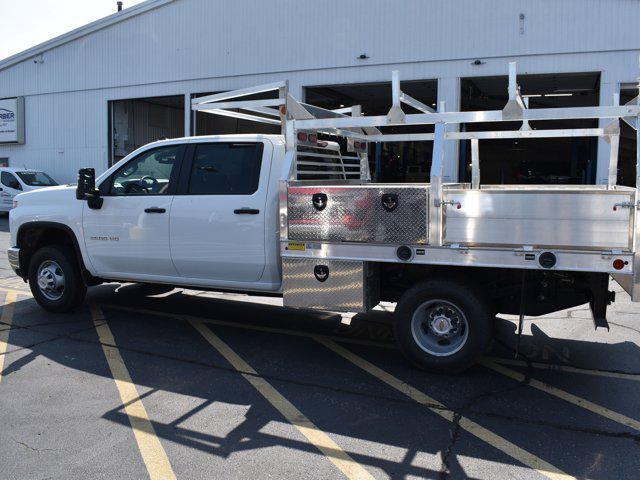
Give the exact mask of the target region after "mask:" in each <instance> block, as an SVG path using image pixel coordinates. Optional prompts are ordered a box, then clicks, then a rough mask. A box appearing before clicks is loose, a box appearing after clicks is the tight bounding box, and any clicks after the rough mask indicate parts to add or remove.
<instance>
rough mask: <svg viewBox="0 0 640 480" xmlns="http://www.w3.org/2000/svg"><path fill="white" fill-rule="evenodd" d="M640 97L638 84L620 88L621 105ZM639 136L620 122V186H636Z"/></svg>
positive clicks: (624, 85)
mask: <svg viewBox="0 0 640 480" xmlns="http://www.w3.org/2000/svg"><path fill="white" fill-rule="evenodd" d="M636 96H638V85H637V84H635V85H634V84H623V85H622V86H621V87H620V105H624V104H625V103H627V102H630V101H631V100H633V99H634V98H635V97H636ZM637 144H638V136H637V132H636V131H635V130H634V129H633V128H632V127H630V126H629V125H627V124H626V122H620V150H619V151H618V185H626V186H627V187H635V186H636V152H637V150H636V149H637Z"/></svg>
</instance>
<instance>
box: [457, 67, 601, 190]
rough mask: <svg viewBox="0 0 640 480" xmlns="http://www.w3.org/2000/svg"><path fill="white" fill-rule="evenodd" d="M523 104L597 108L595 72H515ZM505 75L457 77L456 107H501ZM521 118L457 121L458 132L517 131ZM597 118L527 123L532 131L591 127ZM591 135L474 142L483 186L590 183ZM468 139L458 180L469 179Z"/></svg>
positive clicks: (594, 153) (593, 156) (594, 141)
mask: <svg viewBox="0 0 640 480" xmlns="http://www.w3.org/2000/svg"><path fill="white" fill-rule="evenodd" d="M518 85H520V88H521V93H522V96H523V97H525V98H528V100H529V108H531V109H535V108H556V107H587V106H597V105H598V104H599V98H600V74H599V73H569V74H548V75H547V74H545V75H518ZM507 87H508V77H507V76H500V77H475V78H464V79H462V80H461V98H460V104H461V110H462V111H473V110H501V109H502V108H503V107H504V106H505V104H506V103H507V100H508V93H507ZM521 126H522V122H500V123H493V124H488V123H485V124H463V125H461V130H462V131H479V130H517V129H519V128H520V127H521ZM597 126H598V122H597V120H567V121H561V120H554V121H538V122H531V128H533V129H542V128H545V129H556V128H597ZM597 145H598V142H597V139H596V138H589V137H587V138H557V139H551V138H548V139H539V140H534V139H509V140H485V141H480V165H481V182H482V183H484V184H593V183H595V178H596V167H597ZM470 150H471V145H470V141H468V140H466V141H462V142H460V167H459V168H460V169H459V172H460V180H461V181H466V182H469V181H471V151H470Z"/></svg>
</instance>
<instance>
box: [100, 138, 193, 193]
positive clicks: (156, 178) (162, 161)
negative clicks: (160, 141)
mask: <svg viewBox="0 0 640 480" xmlns="http://www.w3.org/2000/svg"><path fill="white" fill-rule="evenodd" d="M181 150H182V146H181V145H172V146H170V147H162V148H157V149H155V150H150V151H148V152H144V153H142V154H140V156H138V157H137V158H134V159H133V160H131V161H130V162H128V163H127V164H126V165H123V166H122V167H121V168H120V169H119V170H118V171H116V172H115V173H114V174H113V177H112V178H113V180H112V182H111V189H110V193H111V195H167V194H168V193H169V192H170V191H171V188H172V187H173V186H174V184H175V183H176V176H177V173H178V163H179V161H180V152H181Z"/></svg>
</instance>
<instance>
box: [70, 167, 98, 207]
mask: <svg viewBox="0 0 640 480" xmlns="http://www.w3.org/2000/svg"><path fill="white" fill-rule="evenodd" d="M76 198H77V199H78V200H86V201H87V205H88V206H89V208H91V209H93V210H99V209H100V208H102V202H103V199H102V198H101V197H100V190H98V189H96V171H95V170H94V169H93V168H81V169H80V170H78V186H77V187H76Z"/></svg>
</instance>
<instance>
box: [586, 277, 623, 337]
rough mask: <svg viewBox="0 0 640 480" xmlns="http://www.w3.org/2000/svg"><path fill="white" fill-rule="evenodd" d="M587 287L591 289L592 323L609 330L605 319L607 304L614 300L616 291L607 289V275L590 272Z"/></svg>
mask: <svg viewBox="0 0 640 480" xmlns="http://www.w3.org/2000/svg"><path fill="white" fill-rule="evenodd" d="M589 288H590V289H591V301H590V302H589V306H590V307H591V316H592V318H593V325H594V327H595V328H596V329H597V328H598V327H603V328H606V329H607V330H609V322H608V321H607V306H608V305H610V304H611V302H613V301H615V298H616V293H615V292H611V291H609V275H607V274H592V275H590V276H589Z"/></svg>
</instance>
